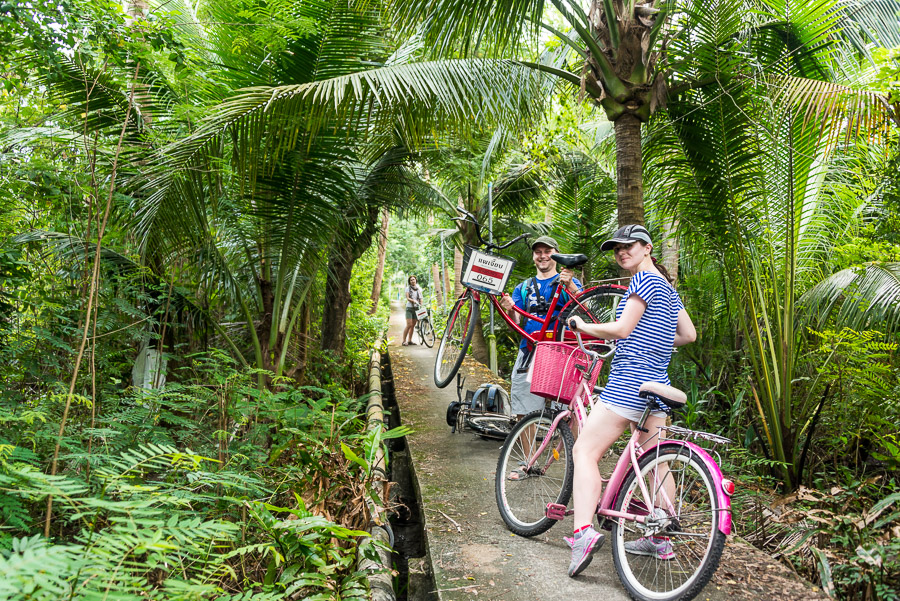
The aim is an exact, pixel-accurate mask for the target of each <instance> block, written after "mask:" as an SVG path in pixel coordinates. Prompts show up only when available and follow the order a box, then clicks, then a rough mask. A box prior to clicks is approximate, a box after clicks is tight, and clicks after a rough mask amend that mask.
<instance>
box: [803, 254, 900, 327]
mask: <svg viewBox="0 0 900 601" xmlns="http://www.w3.org/2000/svg"><path fill="white" fill-rule="evenodd" d="M799 303H800V304H801V305H803V306H805V307H806V309H807V312H808V314H809V315H810V317H811V321H812V322H813V323H815V324H816V325H817V326H819V327H821V326H822V324H824V323H826V322H827V321H828V320H829V319H832V318H833V319H834V320H835V321H836V322H837V325H838V327H849V328H852V329H855V330H869V329H872V330H881V329H884V330H885V331H887V332H896V331H897V329H898V328H900V263H868V264H866V265H863V266H859V267H852V268H849V269H844V270H843V271H839V272H837V273H835V274H834V275H832V276H830V277H828V278H826V279H825V280H823V281H822V282H820V283H819V284H817V285H816V286H814V287H812V288H811V289H809V290H808V291H807V292H806V293H805V294H804V295H803V296H802V297H801V298H800V299H799Z"/></svg>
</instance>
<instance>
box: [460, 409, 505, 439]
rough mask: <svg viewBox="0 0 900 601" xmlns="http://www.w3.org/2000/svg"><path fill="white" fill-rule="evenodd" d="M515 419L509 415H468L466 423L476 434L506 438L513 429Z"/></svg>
mask: <svg viewBox="0 0 900 601" xmlns="http://www.w3.org/2000/svg"><path fill="white" fill-rule="evenodd" d="M513 423H514V421H513V420H512V419H511V418H510V417H509V416H508V415H489V414H485V415H471V414H470V415H468V416H467V417H466V425H467V426H468V427H469V428H471V429H472V430H474V431H475V433H476V434H478V435H479V436H482V437H486V438H495V439H500V440H504V439H506V437H507V436H509V433H510V432H511V431H512V429H513Z"/></svg>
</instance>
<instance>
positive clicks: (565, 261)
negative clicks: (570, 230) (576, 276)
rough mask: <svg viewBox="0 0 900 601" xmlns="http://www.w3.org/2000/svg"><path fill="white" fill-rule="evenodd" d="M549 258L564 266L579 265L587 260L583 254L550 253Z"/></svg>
mask: <svg viewBox="0 0 900 601" xmlns="http://www.w3.org/2000/svg"><path fill="white" fill-rule="evenodd" d="M550 258H551V259H553V260H554V261H556V262H557V263H559V264H560V265H563V266H565V267H581V266H582V265H584V264H585V263H587V262H588V258H587V257H586V256H584V255H561V254H552V255H550Z"/></svg>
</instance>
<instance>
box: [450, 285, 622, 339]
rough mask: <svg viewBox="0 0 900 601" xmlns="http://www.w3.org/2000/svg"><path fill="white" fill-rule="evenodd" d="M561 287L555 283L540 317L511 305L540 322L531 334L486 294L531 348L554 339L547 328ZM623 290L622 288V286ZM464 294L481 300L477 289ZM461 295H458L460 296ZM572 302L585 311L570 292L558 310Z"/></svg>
mask: <svg viewBox="0 0 900 601" xmlns="http://www.w3.org/2000/svg"><path fill="white" fill-rule="evenodd" d="M562 288H563V286H562V284H559V283H558V284H557V285H556V289H555V290H554V291H553V297H552V299H551V300H550V307H549V308H548V309H547V315H545V316H544V317H540V316H539V315H535V314H534V313H529V312H528V311H525V310H523V309H520V308H519V307H517V306H515V305H513V311H514V312H515V313H518V314H519V315H521V316H522V317H524V318H525V319H530V320H533V321H537V322H540V323H541V329H540V330H538V331H537V332H534V333H532V334H529V333H528V332H526V331H525V329H524V328H523V327H522V326H520V325H519V324H517V323H516V322H515V320H513V318H512V317H510V316H509V314H507V312H506V311H504V310H503V308H502V307H501V306H500V301H498V300H497V297H496V296H494V295H493V294H487V296H488V298H489V300H490V302H491V304H492V305H494V307H496V308H497V311H498V312H499V313H500V316H501V317H502V318H503V321H505V322H506V324H507V325H508V326H509V327H510V328H512V329H513V331H515V332H516V333H517V334H518V335H519V336H521V337H523V338H524V339H525V340H526V341H527V344H528V349H529V350H531V349H533V348H534V345H535V344H537V343H538V342H541V341H552V340H556V334H555V332H553V331H552V330H550V329H549V328H550V324H551V323H554V322H555V321H556V318H554V317H553V313H554V312H555V311H556V307H557V305H559V299H560V297H561V295H562ZM593 289H594V288H588V289H586V290H584V291H582V292H581V293H580V294H584V293H586V292H588V291H589V290H593ZM623 290H624V288H623ZM466 294H471V295H472V297H473V298H474V299H475V300H476V301H479V302H480V301H481V295H482V293H481V292H479V291H478V290H475V289H474V288H468V287H467V288H466V291H465V292H463V294H462V296H465V295H466ZM462 296H460V298H462ZM572 303H575V305H576V306H578V307H581V308H582V309H584V310H585V311H587V309H586V308H585V306H584V305H583V304H581V302H579V301H578V298H577V297H575V296H573V295H571V294H570V295H569V302H568V303H566V304H565V305H563V306H562V307H561V308H560V310H562V309H565V308H566V307H567V306H569V305H570V304H572Z"/></svg>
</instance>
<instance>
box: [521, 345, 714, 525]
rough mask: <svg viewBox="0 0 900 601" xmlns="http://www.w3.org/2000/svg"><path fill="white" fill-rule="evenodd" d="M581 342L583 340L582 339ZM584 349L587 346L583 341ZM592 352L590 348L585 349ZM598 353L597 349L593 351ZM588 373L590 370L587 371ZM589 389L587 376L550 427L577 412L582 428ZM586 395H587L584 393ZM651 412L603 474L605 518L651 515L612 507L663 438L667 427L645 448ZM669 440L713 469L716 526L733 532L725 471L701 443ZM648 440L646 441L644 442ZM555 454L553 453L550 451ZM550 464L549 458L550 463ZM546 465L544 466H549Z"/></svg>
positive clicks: (639, 518)
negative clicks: (632, 474) (643, 435)
mask: <svg viewBox="0 0 900 601" xmlns="http://www.w3.org/2000/svg"><path fill="white" fill-rule="evenodd" d="M579 342H580V341H579ZM582 350H585V349H584V347H583V345H582ZM585 352H589V351H585ZM594 354H596V353H594ZM585 373H590V372H589V371H586V372H585ZM591 392H592V391H590V390H588V386H587V384H586V383H585V381H584V380H582V381H581V382H580V388H579V390H578V392H577V393H576V395H575V398H573V399H572V401H571V402H570V403H569V408H568V409H565V410H563V411H561V412H559V413H558V414H557V415H556V416H555V417H554V419H553V422H552V424H551V426H550V429H549V431H550V432H554V431H556V429H557V427H558V426H559V423H560V422H561V421H562V420H568V419H569V418H570V417H571V416H573V415H574V416H575V424H576V425H577V427H578V429H579V431H580V430H581V429H582V428H583V425H584V422H585V420H586V419H587V416H586V413H585V410H584V407H585V401H584V399H585V398H587V399H588V401H587V406H588V407H590V408H591V409H593V406H594V403H593V398H592V396H591ZM585 395H587V396H585ZM649 414H650V407H649V406H648V407H647V408H646V409H645V411H644V416H643V418H642V419H641V421H640V422H639V425H638V426H639V427H635V428H633V431H632V434H631V438H630V439H629V441H628V444H627V445H626V447H625V450H624V451H623V452H622V454H621V455H619V459H618V461H617V462H616V467H615V468H614V469H613V472H612V474H611V475H610V477H609V478H602V477H601V480H602V481H603V485H604V486H603V494H602V496H601V497H600V502H599V504H598V506H597V515H599V516H600V517H603V518H609V519H614V520H619V519H623V520H626V521H629V522H637V523H639V524H644V523H646V521H647V517H648V516H643V515H636V514H633V513H628V512H623V511H615V510H614V509H612V507H613V506H614V505H615V502H616V500H617V499H618V497H619V495H620V494H622V490H621V489H622V485H623V484H624V482H625V479H626V477H627V476H628V474H629V471H630V470H634V471H635V473H637V474H639V473H640V460H641V458H643V457H644V456H645V455H647V454H648V453H653V452H655V451H656V450H657V449H658V447H659V445H660V444H661V442H662V439H661V436H662V430H663V429H664V428H662V427H660V432H658V433H657V434H656V437H657V442H656V443H654V444H653V445H652V446H649V447H647V448H646V449H644V448H643V447H642V446H641V445H640V444H639V442H638V441H639V439H640V435H641V430H640V426H641V425H642V424H643V423H644V421H645V420H646V418H647V416H648V415H649ZM551 438H552V436H545V437H544V440H543V441H542V442H541V444H540V446H539V447H538V449H537V451H535V452H534V453H532V457H531V459H529V461H528V464H527V465H526V466H525V469H526V470H528V469H531V468H532V467H534V458H535V457H540V456H541V455H542V453H543V452H544V450H545V449H546V447H547V445H548V444H549V442H550V440H551ZM665 442H666V443H667V444H679V445H682V446H683V447H685V449H686V455H688V454H691V453H692V454H695V455H696V456H697V457H699V458H700V459H701V460H702V461H703V462H704V463H705V464H706V466H707V467H708V468H709V471H710V473H711V474H712V476H713V480H714V484H715V489H716V490H715V494H716V497H717V498H718V500H719V503H720V507H721V510H720V511H719V515H718V516H716V519H717V527H718V529H719V530H720V531H721V532H722V533H723V534H725V535H728V534H730V533H731V498H730V497H729V496H728V495H727V494H726V493H725V488H724V479H725V478H724V476H723V475H722V471H721V469H719V466H718V464H717V463H716V462H715V461H714V460H713V458H712V457H711V456H710V455H709V453H707V452H706V450H704V449H703V448H702V447H700V446H699V445H697V444H695V443H693V442H690V441H685V440H677V439H665ZM645 444H646V443H645ZM551 457H552V455H551ZM547 465H549V460H548V464H547ZM546 468H547V466H546V465H545V466H544V469H545V470H546ZM637 481H638V485H639V486H640V488H641V493H642V494H643V495H644V497H643V498H645V499H650V498H652V497H651V495H650V494H649V491H648V490H647V484H646V483H645V482H644V479H643V478H638V479H637ZM659 492H660V493H661V494H662V496H663V502H664V503H666V505H668V508H669V510H670V512H671V513H672V514H675V513H676V511H675V508H674V507H673V503H672V500H671V499H669V498H668V496H667V494H666V491H665V489H664V488H663V487H662V486H660V487H659ZM572 513H574V511H573V510H568V509H566V510H565V511H564V512H559V511H558V510H557V511H554V510H553V509H551V508H548V511H547V515H548V517H553V518H555V519H562V518H563V517H565V516H566V515H570V514H572Z"/></svg>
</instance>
